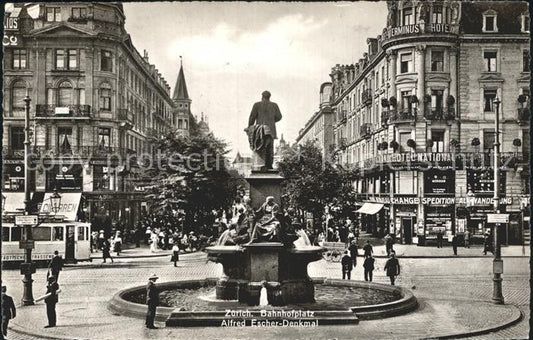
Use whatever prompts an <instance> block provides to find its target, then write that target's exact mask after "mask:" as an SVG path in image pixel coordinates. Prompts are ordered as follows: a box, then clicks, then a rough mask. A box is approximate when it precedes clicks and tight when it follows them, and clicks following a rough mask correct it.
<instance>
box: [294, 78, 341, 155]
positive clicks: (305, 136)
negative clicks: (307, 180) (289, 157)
mask: <svg viewBox="0 0 533 340" xmlns="http://www.w3.org/2000/svg"><path fill="white" fill-rule="evenodd" d="M331 89H332V85H331V83H329V82H328V83H323V84H322V85H321V86H320V104H319V110H318V111H316V112H315V113H314V114H313V116H312V117H311V118H310V119H309V120H308V121H307V123H305V126H304V127H303V128H302V129H301V130H300V131H299V133H298V137H297V138H296V144H298V145H303V144H305V143H307V142H308V141H311V142H313V143H315V144H316V145H317V146H318V147H319V148H320V149H321V150H322V158H323V159H328V160H329V159H330V157H331V154H332V151H333V148H334V144H335V143H334V141H333V130H332V129H331V127H332V126H333V120H334V117H333V109H332V108H331V103H330V100H331Z"/></svg>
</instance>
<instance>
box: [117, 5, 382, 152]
mask: <svg viewBox="0 0 533 340" xmlns="http://www.w3.org/2000/svg"><path fill="white" fill-rule="evenodd" d="M124 11H125V14H126V30H127V31H128V33H129V34H130V35H131V38H132V41H133V44H134V46H135V47H136V48H137V50H138V51H139V52H140V53H141V54H142V53H143V50H147V52H148V55H149V61H150V63H152V64H155V66H156V67H157V68H158V69H159V72H160V73H161V74H162V75H163V77H164V78H165V79H166V80H167V82H168V84H169V85H170V86H171V91H172V92H173V91H174V85H175V83H176V78H177V76H178V71H179V65H180V59H179V57H180V56H182V57H183V68H184V72H185V79H186V82H187V88H188V91H189V96H190V98H191V100H192V104H191V110H192V113H193V115H195V116H197V117H198V118H200V117H201V114H202V113H204V114H205V115H206V116H207V120H208V123H209V127H210V128H211V131H213V133H214V135H215V136H216V137H218V138H221V139H223V140H225V141H226V142H227V143H228V144H229V148H230V149H231V152H230V156H234V155H235V154H236V152H237V151H239V152H240V153H241V154H244V155H246V154H248V155H249V154H251V151H250V149H249V146H248V140H247V137H246V134H245V132H244V131H243V130H244V128H245V127H246V126H247V124H248V116H249V114H250V111H251V108H252V105H253V103H254V102H256V101H259V100H260V99H261V92H263V91H264V90H269V91H270V92H271V93H272V97H271V101H274V102H276V103H278V105H279V107H280V110H281V113H282V115H283V118H282V120H281V121H280V122H279V123H278V124H277V130H278V138H279V137H280V134H283V136H284V139H285V140H286V141H288V142H289V143H293V142H294V141H295V139H296V137H297V136H298V132H299V130H300V129H301V128H302V127H303V126H304V125H305V123H306V122H307V121H308V120H309V118H310V117H311V116H312V115H313V113H314V112H316V111H317V110H318V106H319V91H320V85H321V84H322V83H324V82H328V81H330V77H329V73H330V72H331V68H332V67H333V66H335V65H336V64H341V65H342V64H352V63H354V62H356V61H358V60H359V58H361V57H362V56H363V53H364V52H366V51H367V45H366V39H367V38H369V37H376V36H377V35H379V34H381V32H382V30H383V28H384V27H385V23H386V16H387V4H386V2H384V1H381V2H365V1H361V2H315V3H304V2H286V3H268V2H254V3H250V2H150V3H148V2H146V3H143V2H139V3H124Z"/></svg>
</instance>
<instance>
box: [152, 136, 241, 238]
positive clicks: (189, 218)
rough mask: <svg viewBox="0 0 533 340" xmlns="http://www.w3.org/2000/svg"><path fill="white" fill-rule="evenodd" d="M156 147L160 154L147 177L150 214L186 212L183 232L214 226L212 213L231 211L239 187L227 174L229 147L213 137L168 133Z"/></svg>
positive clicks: (157, 142) (156, 143)
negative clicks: (226, 155) (223, 210)
mask: <svg viewBox="0 0 533 340" xmlns="http://www.w3.org/2000/svg"><path fill="white" fill-rule="evenodd" d="M155 146H156V149H157V150H158V151H157V153H156V155H155V159H154V162H152V163H153V164H151V166H150V168H149V170H148V171H147V173H146V174H147V175H148V176H149V177H150V178H151V186H150V192H149V195H148V199H149V202H150V203H151V207H150V210H151V212H154V213H156V214H158V215H167V214H171V213H172V212H173V211H176V210H177V209H180V210H183V211H184V212H185V224H184V229H185V230H184V231H189V230H197V231H198V228H202V227H203V226H209V225H211V224H212V222H213V214H212V212H213V210H217V209H220V208H223V209H225V208H227V207H229V206H230V205H231V203H232V202H233V200H234V196H235V194H236V192H237V185H239V183H240V182H239V181H238V180H236V179H235V178H233V177H232V176H231V175H230V174H229V172H228V170H227V167H226V158H225V157H224V155H225V154H226V153H227V152H228V151H227V149H226V147H227V145H226V143H224V142H223V141H221V140H219V139H217V138H215V137H214V136H213V135H212V134H208V135H206V136H202V135H193V136H191V137H188V136H182V135H177V134H176V133H168V134H167V135H165V136H164V137H162V138H160V139H158V140H156V142H155Z"/></svg>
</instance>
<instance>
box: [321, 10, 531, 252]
mask: <svg viewBox="0 0 533 340" xmlns="http://www.w3.org/2000/svg"><path fill="white" fill-rule="evenodd" d="M367 44H368V52H367V53H364V55H363V58H361V59H360V60H359V61H358V62H357V63H356V64H354V65H342V66H340V65H337V66H335V67H334V68H333V69H332V73H331V80H332V98H331V106H332V107H333V109H334V115H335V121H334V123H333V125H332V130H333V131H334V138H335V145H336V147H335V154H336V156H337V157H336V158H337V160H338V162H340V163H342V164H343V165H347V166H352V167H355V168H356V169H357V170H358V173H359V176H358V179H357V180H356V181H355V183H354V186H355V187H356V189H357V192H358V196H359V197H360V199H361V200H362V201H363V202H364V204H363V206H362V207H361V209H359V213H360V214H359V216H360V217H361V221H360V222H361V225H362V226H363V228H365V229H367V230H368V231H372V232H373V233H374V234H376V235H379V236H382V235H384V234H385V233H389V232H390V233H392V234H394V235H396V237H397V238H398V239H399V240H401V241H402V242H405V243H419V244H424V243H427V241H429V240H431V239H432V238H435V237H436V234H437V233H438V232H439V231H440V232H442V233H443V234H444V235H445V236H448V237H450V236H451V235H452V234H454V233H457V234H458V235H462V234H463V233H464V231H466V230H467V229H468V230H469V231H470V233H471V235H473V236H474V238H477V237H482V235H483V233H485V232H486V231H487V230H490V228H491V226H492V224H489V223H487V213H489V212H492V211H493V204H494V202H493V199H492V197H493V195H494V183H493V182H494V181H493V178H494V177H493V176H494V169H493V166H494V163H493V150H494V141H495V111H496V109H495V105H494V99H495V98H496V97H498V98H499V99H500V100H501V105H500V106H499V113H500V127H499V131H500V141H501V147H500V150H501V156H502V157H501V165H502V172H501V186H500V188H499V190H500V197H501V199H500V209H501V211H502V212H505V213H508V214H510V221H509V223H508V224H506V225H505V229H504V230H505V232H504V233H503V234H504V236H503V239H504V242H508V243H518V242H521V241H522V239H523V235H524V229H525V230H528V229H529V224H528V223H527V221H528V220H529V213H528V212H529V173H530V170H529V162H528V156H529V152H530V144H529V114H530V109H529V96H530V94H529V81H530V71H529V58H530V57H529V48H530V45H529V44H530V39H529V14H528V8H527V4H526V3H525V2H512V3H511V2H505V3H503V2H476V1H474V2H461V1H452V0H445V1H432V2H426V1H389V2H388V19H387V27H386V28H385V29H384V30H383V34H382V35H380V36H378V37H377V38H375V39H374V38H370V39H367ZM524 220H525V221H526V222H524Z"/></svg>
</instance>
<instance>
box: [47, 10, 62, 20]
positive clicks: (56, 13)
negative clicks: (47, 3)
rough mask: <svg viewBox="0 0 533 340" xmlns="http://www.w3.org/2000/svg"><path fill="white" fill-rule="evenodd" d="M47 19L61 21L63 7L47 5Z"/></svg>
mask: <svg viewBox="0 0 533 340" xmlns="http://www.w3.org/2000/svg"><path fill="white" fill-rule="evenodd" d="M46 21H61V8H60V7H47V8H46Z"/></svg>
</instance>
